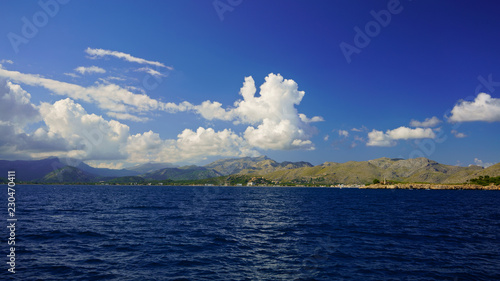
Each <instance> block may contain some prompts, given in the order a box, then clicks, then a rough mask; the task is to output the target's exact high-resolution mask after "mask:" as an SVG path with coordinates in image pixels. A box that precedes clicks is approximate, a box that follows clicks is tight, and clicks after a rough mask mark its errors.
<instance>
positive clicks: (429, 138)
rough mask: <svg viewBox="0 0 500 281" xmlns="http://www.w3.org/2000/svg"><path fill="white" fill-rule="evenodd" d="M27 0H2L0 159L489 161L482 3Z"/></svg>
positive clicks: (114, 162)
mask: <svg viewBox="0 0 500 281" xmlns="http://www.w3.org/2000/svg"><path fill="white" fill-rule="evenodd" d="M39 3H42V4H39ZM39 3H38V2H36V1H2V2H1V3H0V18H1V19H2V24H1V25H0V34H1V35H2V37H0V64H1V68H0V82H1V85H0V97H1V98H2V104H0V132H1V133H2V135H1V136H0V158H2V159H31V158H43V157H48V156H59V157H74V158H80V159H83V160H86V161H87V162H88V163H89V164H91V165H94V166H98V167H115V168H118V167H126V166H130V165H133V164H137V163H144V162H155V161H158V162H172V163H176V164H185V163H197V164H203V163H207V162H209V161H212V160H215V159H219V158H227V157H241V156H257V155H267V156H269V157H271V158H273V159H275V160H277V161H300V160H302V161H309V162H311V163H313V164H320V163H323V162H325V161H333V162H346V161H351V160H354V161H363V160H369V159H374V158H378V157H401V158H413V157H420V156H423V157H427V158H430V159H433V160H436V161H438V162H441V163H446V164H451V165H457V164H458V165H469V164H480V165H485V166H487V165H488V164H489V163H497V162H499V159H500V149H499V148H500V147H499V142H498V140H499V139H500V130H499V129H500V125H499V124H500V69H499V63H500V52H498V46H499V45H500V33H498V30H500V20H499V19H498V13H497V11H498V8H499V7H498V4H495V3H493V2H483V3H475V2H472V1H469V2H465V1H459V2H456V1H439V2H431V1H409V0H408V1H393V0H391V1H248V0H240V1H237V0H232V1H228V0H220V1H219V0H217V1H212V0H209V1H204V0H203V1H62V0H61V1H56V0H42V1H40V2H39ZM497 81H498V82H497ZM261 86H262V88H261Z"/></svg>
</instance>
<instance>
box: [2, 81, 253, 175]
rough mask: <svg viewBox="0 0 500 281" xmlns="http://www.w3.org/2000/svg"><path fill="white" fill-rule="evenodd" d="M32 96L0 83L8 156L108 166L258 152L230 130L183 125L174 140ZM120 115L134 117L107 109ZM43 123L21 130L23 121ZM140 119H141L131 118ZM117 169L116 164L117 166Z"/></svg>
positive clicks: (71, 103)
mask: <svg viewBox="0 0 500 281" xmlns="http://www.w3.org/2000/svg"><path fill="white" fill-rule="evenodd" d="M30 99H31V95H30V94H29V93H27V92H26V91H25V90H23V89H22V88H21V86H20V85H17V84H14V83H12V82H5V84H4V85H3V87H0V101H1V102H0V135H1V136H2V137H1V138H0V154H1V155H2V156H3V157H4V159H5V158H6V157H10V158H12V159H20V158H23V159H24V158H43V157H49V156H58V157H70V158H75V159H80V160H88V161H93V162H92V163H93V164H95V165H101V166H102V165H108V166H109V165H110V164H111V163H112V162H111V161H114V163H117V162H130V163H142V162H150V161H164V162H180V161H194V160H201V159H206V158H207V157H209V156H223V157H240V156H258V155H259V153H258V152H257V151H255V150H254V149H253V148H252V147H251V146H250V145H249V144H248V143H247V142H246V141H245V140H244V139H243V138H242V137H241V136H239V135H238V134H236V133H234V132H233V131H231V130H230V129H225V130H222V131H215V130H214V129H212V128H206V129H205V128H201V127H200V128H198V129H197V130H196V131H192V130H189V129H185V130H183V131H182V133H181V134H179V135H178V136H177V138H176V139H161V138H160V137H159V134H157V133H154V132H152V131H149V132H145V133H142V134H136V135H131V134H130V128H129V127H128V126H127V125H125V124H122V123H120V122H118V121H115V120H106V119H104V118H103V117H102V116H98V115H95V114H89V113H87V111H86V110H85V109H84V108H83V106H82V105H81V104H78V103H76V102H75V101H74V100H72V99H70V98H66V99H62V100H59V101H56V102H55V103H53V104H51V103H41V104H40V106H38V107H37V106H35V105H33V104H32V103H31V101H30ZM109 115H111V116H114V117H119V118H121V119H128V120H130V119H134V116H132V115H130V116H129V115H127V114H126V113H125V114H123V115H122V114H120V113H114V112H110V113H109ZM40 121H43V125H41V126H39V127H38V128H35V129H34V132H32V133H29V134H28V133H26V132H25V131H24V130H23V128H24V127H27V125H28V124H35V123H39V122H40ZM135 121H143V120H135ZM116 167H117V166H116Z"/></svg>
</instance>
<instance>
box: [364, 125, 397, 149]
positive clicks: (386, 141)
mask: <svg viewBox="0 0 500 281" xmlns="http://www.w3.org/2000/svg"><path fill="white" fill-rule="evenodd" d="M366 145H367V146H386V147H388V146H394V145H396V142H395V141H394V140H392V139H391V138H390V137H389V136H388V135H387V134H384V132H382V131H377V130H375V129H373V130H372V131H371V132H369V133H368V142H367V143H366Z"/></svg>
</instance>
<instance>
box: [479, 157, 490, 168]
mask: <svg viewBox="0 0 500 281" xmlns="http://www.w3.org/2000/svg"><path fill="white" fill-rule="evenodd" d="M474 164H476V165H477V166H481V167H483V168H488V167H489V166H493V165H494V163H483V161H482V160H480V159H478V158H474Z"/></svg>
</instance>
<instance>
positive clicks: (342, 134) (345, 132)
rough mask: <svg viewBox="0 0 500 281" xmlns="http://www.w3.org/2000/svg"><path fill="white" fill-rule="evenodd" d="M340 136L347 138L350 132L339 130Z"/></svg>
mask: <svg viewBox="0 0 500 281" xmlns="http://www.w3.org/2000/svg"><path fill="white" fill-rule="evenodd" d="M339 136H341V137H342V136H343V137H346V138H347V137H348V136H349V132H348V131H346V130H339Z"/></svg>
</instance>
